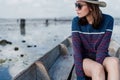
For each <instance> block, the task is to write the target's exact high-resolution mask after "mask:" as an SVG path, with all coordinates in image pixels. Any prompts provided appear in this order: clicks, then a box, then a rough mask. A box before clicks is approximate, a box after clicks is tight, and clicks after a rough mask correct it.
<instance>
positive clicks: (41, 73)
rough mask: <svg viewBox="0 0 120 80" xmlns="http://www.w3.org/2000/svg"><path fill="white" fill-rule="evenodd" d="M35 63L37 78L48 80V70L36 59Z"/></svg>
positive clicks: (38, 79)
mask: <svg viewBox="0 0 120 80" xmlns="http://www.w3.org/2000/svg"><path fill="white" fill-rule="evenodd" d="M35 64H36V66H37V68H36V72H37V80H50V77H49V75H48V72H47V70H46V69H45V66H44V65H43V64H42V63H41V62H40V61H36V62H35Z"/></svg>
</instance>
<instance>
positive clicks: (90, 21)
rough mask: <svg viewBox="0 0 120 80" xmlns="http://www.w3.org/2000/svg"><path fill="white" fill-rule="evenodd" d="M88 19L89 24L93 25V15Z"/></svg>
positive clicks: (87, 17)
mask: <svg viewBox="0 0 120 80" xmlns="http://www.w3.org/2000/svg"><path fill="white" fill-rule="evenodd" d="M86 19H87V21H88V23H89V24H93V17H92V15H88V16H86Z"/></svg>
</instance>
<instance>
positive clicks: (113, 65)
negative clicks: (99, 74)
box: [103, 57, 120, 80]
mask: <svg viewBox="0 0 120 80" xmlns="http://www.w3.org/2000/svg"><path fill="white" fill-rule="evenodd" d="M103 66H104V67H105V69H106V71H107V72H108V80H120V69H119V68H120V66H119V59H118V58H116V57H106V58H105V59H104V61H103Z"/></svg>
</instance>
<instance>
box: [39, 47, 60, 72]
mask: <svg viewBox="0 0 120 80" xmlns="http://www.w3.org/2000/svg"><path fill="white" fill-rule="evenodd" d="M59 56H60V51H59V45H58V46H56V47H55V48H53V49H52V50H51V51H49V52H48V53H46V54H45V55H44V56H43V57H41V58H40V59H39V61H41V62H42V63H43V65H44V66H45V67H46V69H47V70H49V69H50V68H51V66H52V65H53V64H54V63H55V61H56V60H57V59H58V57H59Z"/></svg>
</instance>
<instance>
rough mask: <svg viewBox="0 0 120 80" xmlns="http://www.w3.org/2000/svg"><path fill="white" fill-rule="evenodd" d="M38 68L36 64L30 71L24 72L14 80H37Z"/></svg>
mask: <svg viewBox="0 0 120 80" xmlns="http://www.w3.org/2000/svg"><path fill="white" fill-rule="evenodd" d="M36 79H37V76H36V66H35V64H33V65H31V66H30V67H29V68H28V69H26V70H24V71H22V72H21V73H20V74H19V75H17V76H16V77H15V78H14V80H36Z"/></svg>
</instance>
